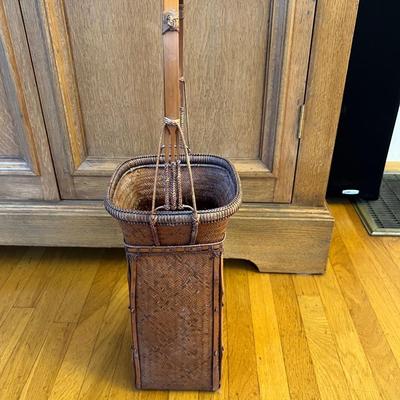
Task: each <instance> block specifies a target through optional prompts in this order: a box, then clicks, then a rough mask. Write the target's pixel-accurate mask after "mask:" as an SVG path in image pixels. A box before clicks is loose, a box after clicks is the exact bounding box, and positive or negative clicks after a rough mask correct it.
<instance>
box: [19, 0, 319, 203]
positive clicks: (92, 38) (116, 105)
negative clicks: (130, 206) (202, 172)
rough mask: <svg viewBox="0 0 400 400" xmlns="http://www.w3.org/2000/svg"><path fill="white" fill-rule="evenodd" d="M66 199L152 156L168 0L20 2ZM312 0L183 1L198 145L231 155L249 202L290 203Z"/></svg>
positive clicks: (99, 191)
mask: <svg viewBox="0 0 400 400" xmlns="http://www.w3.org/2000/svg"><path fill="white" fill-rule="evenodd" d="M21 6H22V10H23V14H24V18H25V24H26V29H27V34H28V39H29V42H30V45H31V49H32V59H33V63H34V66H35V72H36V76H37V81H38V86H39V90H40V93H41V97H42V104H43V112H44V115H45V119H46V125H47V128H48V134H49V139H50V143H51V148H52V151H53V153H54V161H55V167H56V171H57V177H58V180H59V188H60V191H61V195H62V197H63V198H72V199H75V198H79V199H98V198H102V197H103V196H104V193H105V190H106V187H107V184H108V181H109V176H110V175H111V173H112V171H113V170H114V169H115V167H116V166H117V165H118V164H119V163H120V162H121V161H122V160H124V159H126V158H129V157H132V156H135V155H138V154H143V153H144V154H147V153H154V152H155V150H156V145H157V144H156V143H157V139H158V135H159V132H160V130H161V122H162V116H163V82H162V79H163V74H162V46H161V34H160V30H161V26H160V23H161V22H160V21H161V18H160V15H161V1H160V0H147V1H141V0H114V1H112V2H110V1H108V0H97V1H90V0H64V1H62V0H52V1H50V0H38V1H37V2H32V1H30V0H21ZM314 7H315V1H314V0H250V1H241V0H202V1H198V0H187V1H185V16H184V18H185V35H184V37H185V43H184V47H185V48H184V54H185V57H184V63H185V78H186V81H187V88H188V100H189V114H190V125H191V138H190V141H191V147H192V149H193V150H194V151H196V152H212V153H217V154H221V155H223V156H227V157H229V158H231V159H232V160H233V161H234V163H235V165H236V166H237V168H238V170H239V173H240V175H241V178H242V184H243V189H244V199H245V201H249V202H260V201H275V202H290V200H291V193H292V186H293V179H294V170H295V164H296V156H297V147H298V135H297V131H298V125H299V113H300V109H301V106H302V104H303V101H304V91H305V82H306V77H307V68H308V58H309V53H310V43H311V35H312V26H313V19H314Z"/></svg>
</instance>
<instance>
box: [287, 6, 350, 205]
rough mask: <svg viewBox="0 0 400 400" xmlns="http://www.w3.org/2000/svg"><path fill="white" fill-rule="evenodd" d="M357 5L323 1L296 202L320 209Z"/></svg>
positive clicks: (317, 23) (318, 14)
mask: <svg viewBox="0 0 400 400" xmlns="http://www.w3.org/2000/svg"><path fill="white" fill-rule="evenodd" d="M357 8H358V0H336V1H334V2H332V1H330V0H321V1H320V0H319V1H318V2H317V9H316V16H315V27H314V35H313V40H312V48H311V60H310V69H309V79H308V81H307V89H306V102H305V104H306V106H305V114H304V126H303V137H302V139H301V141H300V148H299V156H298V163H297V169H296V178H295V184H294V192H293V202H294V203H296V204H303V205H313V206H319V205H322V204H323V203H324V201H325V194H326V186H327V183H328V176H329V169H330V160H331V157H332V152H333V145H334V142H335V137H336V129H337V124H338V119H339V112H340V107H341V102H342V96H343V89H344V84H345V78H346V71H347V65H348V60H349V56H350V49H351V43H352V38H353V31H354V26H355V20H356V15H357Z"/></svg>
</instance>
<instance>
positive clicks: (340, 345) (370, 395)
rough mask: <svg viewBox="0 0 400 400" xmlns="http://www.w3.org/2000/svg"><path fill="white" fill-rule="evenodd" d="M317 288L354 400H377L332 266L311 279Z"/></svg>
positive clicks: (376, 393) (370, 372)
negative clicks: (321, 274)
mask: <svg viewBox="0 0 400 400" xmlns="http://www.w3.org/2000/svg"><path fill="white" fill-rule="evenodd" d="M314 280H315V282H316V284H317V286H318V290H319V293H320V296H321V300H322V303H323V305H324V309H325V315H326V317H327V320H328V323H329V326H330V327H331V331H332V333H333V335H334V337H335V340H336V345H337V351H338V354H339V359H340V362H341V364H342V368H343V371H344V374H345V376H346V380H347V383H348V387H349V390H350V393H351V397H352V398H353V399H358V400H368V399H370V400H377V399H380V398H381V396H380V394H379V389H378V387H377V385H376V382H375V378H374V375H373V373H372V371H371V368H370V365H369V363H368V358H367V356H366V354H365V353H364V349H363V347H362V344H361V342H360V338H359V336H358V333H357V330H356V327H355V326H354V322H353V320H352V317H351V314H350V311H349V309H348V307H347V304H346V301H345V299H344V298H343V295H342V292H341V290H340V286H339V283H338V282H337V279H336V276H335V274H334V271H333V268H332V265H331V264H330V262H328V267H327V270H326V272H325V274H324V275H323V276H318V277H314Z"/></svg>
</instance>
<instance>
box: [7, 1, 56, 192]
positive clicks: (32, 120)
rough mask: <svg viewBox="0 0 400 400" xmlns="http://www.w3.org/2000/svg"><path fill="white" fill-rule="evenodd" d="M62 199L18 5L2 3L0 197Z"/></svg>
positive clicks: (8, 2)
mask: <svg viewBox="0 0 400 400" xmlns="http://www.w3.org/2000/svg"><path fill="white" fill-rule="evenodd" d="M20 199H23V200H57V199H59V196H58V190H57V185H56V181H55V175H54V171H53V164H52V160H51V156H50V149H49V145H48V142H47V136H46V131H45V127H44V123H43V119H42V114H41V109H40V103H39V98H38V93H37V88H36V84H35V78H34V74H33V69H32V64H31V59H30V55H29V47H28V45H27V41H26V37H25V29H24V24H23V21H22V17H21V12H20V8H19V4H18V2H16V1H12V0H4V1H2V2H0V200H20Z"/></svg>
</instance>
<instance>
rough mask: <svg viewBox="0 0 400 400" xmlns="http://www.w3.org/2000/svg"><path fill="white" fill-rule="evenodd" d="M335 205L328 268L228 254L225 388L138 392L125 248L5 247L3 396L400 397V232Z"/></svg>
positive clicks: (0, 279)
mask: <svg viewBox="0 0 400 400" xmlns="http://www.w3.org/2000/svg"><path fill="white" fill-rule="evenodd" d="M330 209H331V211H332V213H333V214H334V216H335V219H336V227H335V231H334V236H333V244H332V248H331V252H330V257H329V262H328V268H327V272H326V274H324V275H322V276H290V275H271V274H260V273H257V272H256V270H255V268H254V267H253V266H251V265H248V264H246V263H242V262H240V261H234V260H232V261H227V262H226V268H225V287H226V302H225V305H226V306H225V310H224V311H225V318H224V325H225V326H224V328H225V330H224V336H225V348H226V357H225V358H224V361H223V367H224V369H223V380H222V381H223V382H222V387H221V389H220V391H219V392H217V393H215V394H212V393H197V392H185V393H182V392H170V393H168V392H151V391H142V392H139V391H135V390H134V389H133V385H132V372H131V366H130V327H129V324H128V317H129V315H128V311H127V298H128V297H127V285H126V267H125V259H124V254H123V251H122V250H120V249H118V250H93V249H63V248H60V249H56V248H47V249H43V248H12V247H7V248H1V250H0V399H6V400H8V399H18V398H22V399H29V400H31V399H47V398H51V399H81V398H85V399H100V398H102V399H155V400H163V399H169V400H175V399H185V400H189V399H190V400H191V399H198V400H206V399H243V400H248V399H279V400H283V399H289V398H292V399H320V398H321V399H334V400H337V399H380V398H382V399H396V400H398V399H400V312H399V310H400V238H388V237H374V238H373V237H370V236H368V234H367V233H366V231H365V230H364V228H363V227H362V225H361V223H360V222H359V220H358V217H357V215H356V214H355V212H354V210H353V209H352V206H351V205H349V204H347V203H331V204H330ZM288 246H290V243H288Z"/></svg>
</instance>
